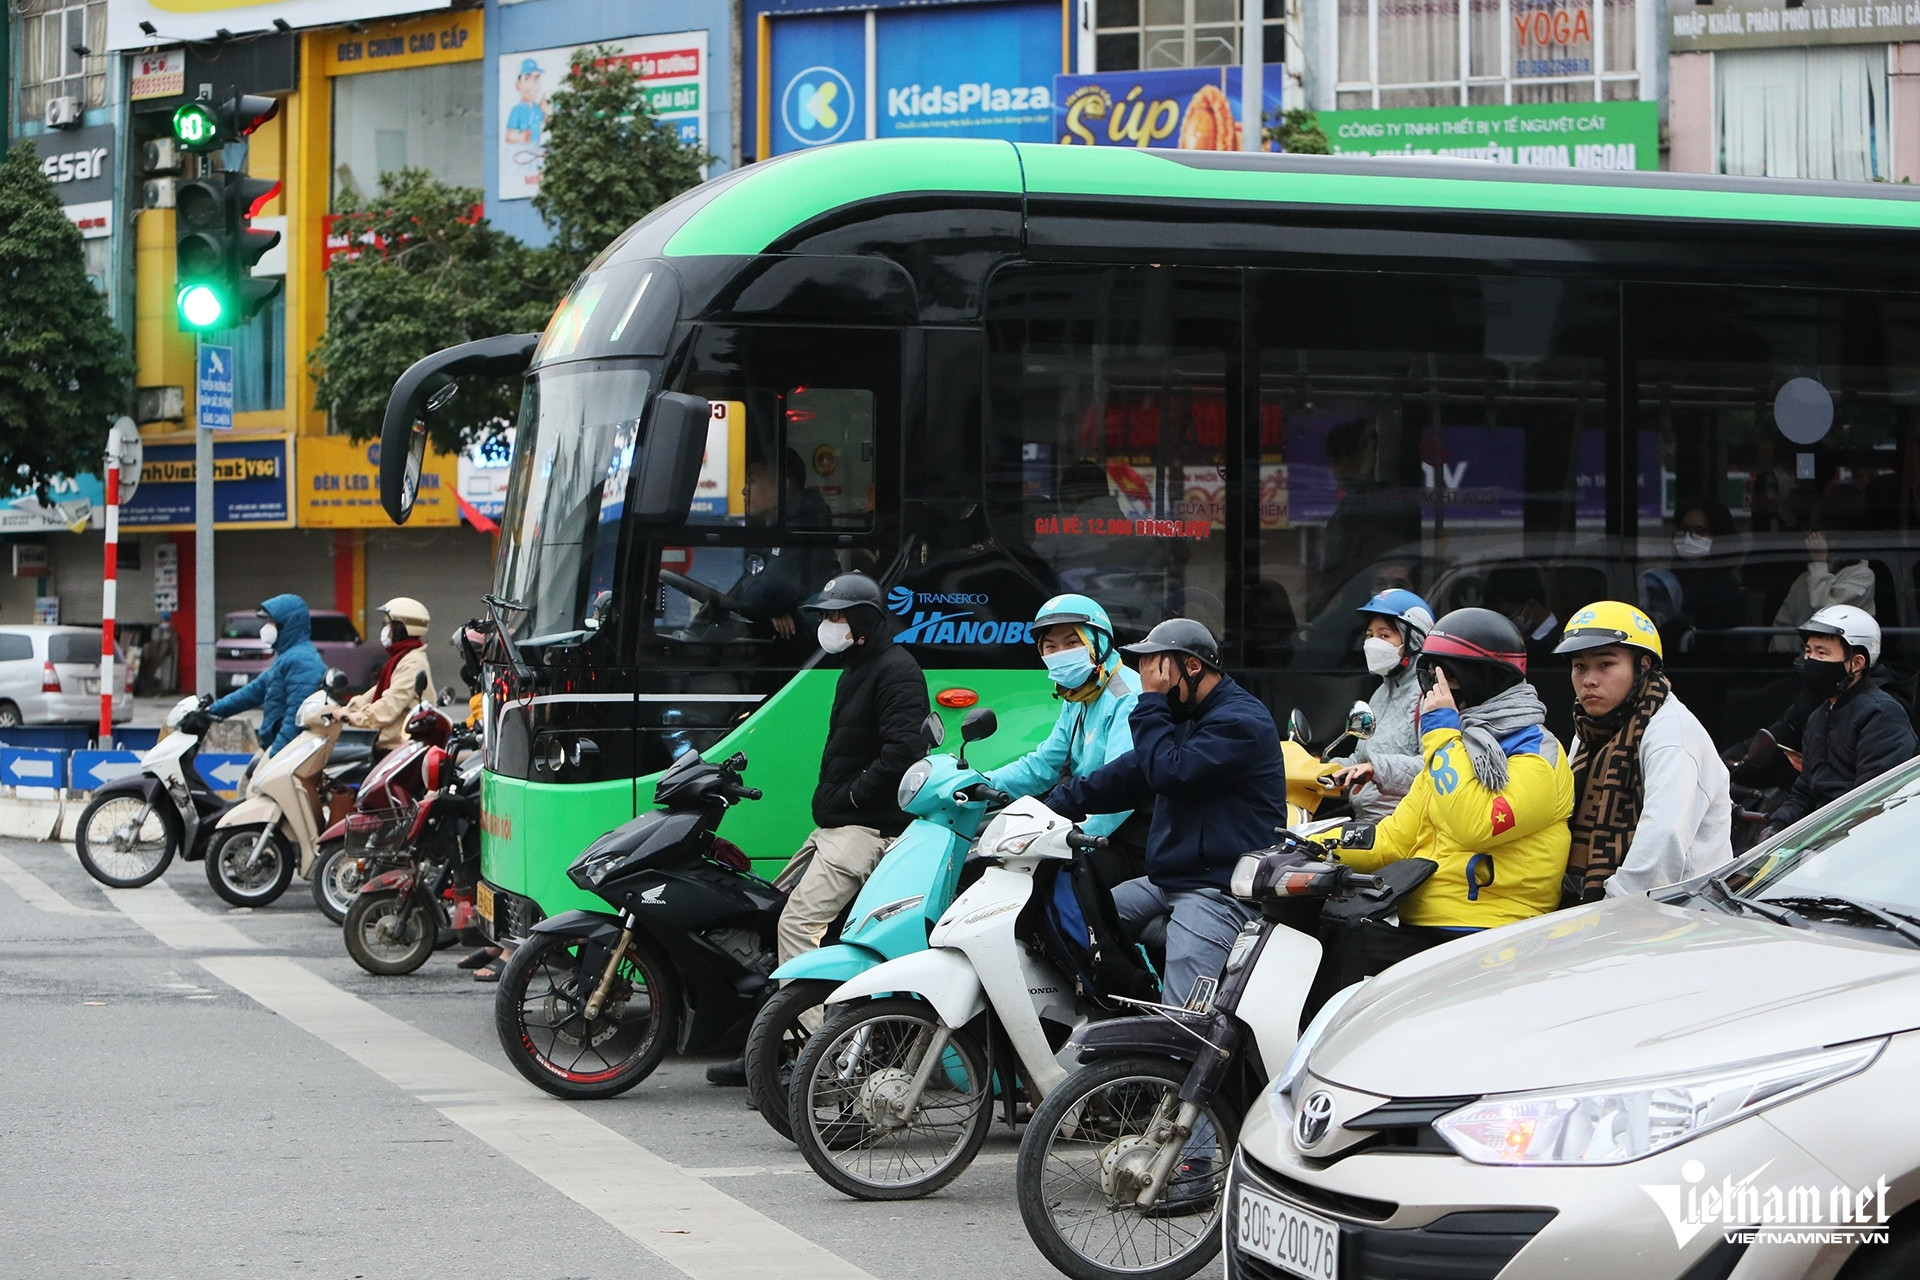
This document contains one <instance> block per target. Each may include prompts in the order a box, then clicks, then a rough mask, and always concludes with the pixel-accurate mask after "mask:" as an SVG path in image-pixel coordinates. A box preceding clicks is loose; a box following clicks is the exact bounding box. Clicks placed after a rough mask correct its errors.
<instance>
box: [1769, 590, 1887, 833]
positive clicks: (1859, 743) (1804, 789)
mask: <svg viewBox="0 0 1920 1280" xmlns="http://www.w3.org/2000/svg"><path fill="white" fill-rule="evenodd" d="M1800 635H1801V638H1802V640H1803V642H1804V645H1805V648H1804V651H1803V654H1802V656H1801V659H1800V661H1799V663H1797V664H1796V665H1797V666H1798V667H1799V668H1800V679H1801V683H1802V684H1804V685H1805V686H1806V688H1807V689H1808V691H1809V692H1811V693H1813V694H1815V695H1817V696H1818V697H1819V698H1820V701H1819V702H1818V703H1817V704H1815V706H1814V708H1813V714H1812V715H1810V716H1808V717H1807V727H1806V731H1805V733H1804V735H1803V736H1802V739H1801V746H1800V777H1799V778H1798V779H1797V780H1796V781H1795V782H1794V784H1793V789H1792V790H1791V791H1789V792H1788V793H1787V798H1786V799H1785V800H1784V801H1782V802H1781V804H1780V807H1779V808H1777V809H1775V810H1774V811H1773V812H1772V813H1771V814H1769V815H1768V817H1767V826H1766V830H1765V831H1764V832H1762V835H1763V836H1764V835H1767V834H1771V833H1772V832H1775V831H1778V830H1780V829H1781V828H1782V827H1786V826H1788V825H1790V824H1792V823H1795V822H1798V821H1799V820H1800V819H1802V818H1804V817H1806V816H1807V815H1808V814H1810V813H1812V812H1813V811H1814V810H1815V809H1818V808H1819V807H1820V806H1821V805H1823V804H1826V803H1827V802H1828V801H1830V800H1836V799H1838V798H1839V797H1841V796H1843V795H1845V794H1846V793H1847V792H1849V791H1851V790H1853V789H1854V788H1855V787H1857V786H1859V785H1860V784H1861V783H1863V782H1867V781H1869V780H1871V779H1873V778H1876V777H1878V776H1880V775H1881V774H1883V773H1885V772H1886V771H1887V770H1889V769H1891V768H1893V767H1894V766H1896V765H1899V764H1902V763H1904V762H1906V761H1907V760H1909V759H1911V758H1912V757H1913V755H1914V751H1915V745H1916V744H1915V739H1914V732H1913V723H1912V721H1910V720H1909V719H1908V718H1907V711H1906V708H1905V707H1903V706H1901V705H1900V703H1899V702H1898V701H1896V700H1895V699H1894V697H1893V695H1891V694H1889V693H1888V692H1887V691H1886V690H1885V689H1883V688H1881V687H1880V685H1879V684H1877V683H1876V682H1875V681H1873V680H1872V679H1870V678H1869V676H1868V672H1869V671H1871V670H1872V668H1873V665H1874V664H1875V663H1876V662H1878V661H1879V660H1880V624H1879V623H1878V622H1876V621H1874V619H1873V615H1872V614H1869V613H1868V612H1867V611H1866V610H1864V609H1859V608H1856V607H1854V606H1853V605H1849V604H1838V605H1830V606H1829V607H1827V608H1825V609H1822V610H1820V612H1818V613H1816V614H1814V615H1813V617H1811V618H1809V619H1807V621H1806V622H1805V623H1804V624H1803V625H1802V626H1801V627H1800Z"/></svg>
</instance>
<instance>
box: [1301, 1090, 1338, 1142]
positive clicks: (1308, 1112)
mask: <svg viewBox="0 0 1920 1280" xmlns="http://www.w3.org/2000/svg"><path fill="white" fill-rule="evenodd" d="M1332 1127H1333V1095H1332V1094H1330V1093H1328V1092H1327V1091H1326V1090H1325V1089H1322V1090H1320V1091H1319V1092H1317V1093H1311V1094H1308V1095H1307V1100H1306V1102H1304V1103H1302V1104H1301V1107H1300V1117H1299V1119H1297V1120H1296V1121H1294V1125H1293V1140H1294V1142H1296V1143H1298V1144H1299V1146H1300V1148H1301V1149H1302V1150H1305V1149H1306V1148H1308V1147H1317V1146H1319V1145H1320V1142H1321V1140H1322V1139H1324V1138H1325V1137H1326V1136H1327V1130H1329V1129H1331V1128H1332Z"/></svg>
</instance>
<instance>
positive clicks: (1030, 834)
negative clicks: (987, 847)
mask: <svg viewBox="0 0 1920 1280" xmlns="http://www.w3.org/2000/svg"><path fill="white" fill-rule="evenodd" d="M1039 838H1040V833H1039V832H1038V831H1027V832H1022V833H1021V834H1019V835H1012V836H1008V837H1007V838H1006V839H1005V840H1002V841H1001V842H1000V843H999V844H997V845H995V846H993V851H994V852H995V853H1004V854H1007V855H1009V856H1017V855H1019V854H1022V853H1025V852H1026V851H1027V846H1028V845H1030V844H1032V843H1033V842H1034V841H1035V840H1038V839H1039Z"/></svg>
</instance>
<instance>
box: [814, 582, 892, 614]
mask: <svg viewBox="0 0 1920 1280" xmlns="http://www.w3.org/2000/svg"><path fill="white" fill-rule="evenodd" d="M800 607H801V608H803V609H805V610H806V611H807V612H808V613H847V612H850V611H851V610H854V609H860V608H867V609H871V610H873V611H874V613H875V614H879V615H884V614H885V613H886V611H887V606H886V597H885V596H883V595H882V594H881V593H880V584H879V583H877V582H875V581H874V580H873V579H872V578H869V577H868V576H867V575H866V574H864V573H840V574H835V575H834V576H833V577H831V578H828V579H827V585H826V586H824V587H822V588H820V594H819V595H817V596H815V597H814V598H813V599H811V600H809V601H807V602H806V603H805V604H804V605H802V606H800Z"/></svg>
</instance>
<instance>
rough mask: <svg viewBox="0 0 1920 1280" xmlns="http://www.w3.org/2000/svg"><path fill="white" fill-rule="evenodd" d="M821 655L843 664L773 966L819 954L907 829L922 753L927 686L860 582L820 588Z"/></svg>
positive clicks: (869, 588) (718, 1076)
mask: <svg viewBox="0 0 1920 1280" xmlns="http://www.w3.org/2000/svg"><path fill="white" fill-rule="evenodd" d="M804 608H805V611H806V612H807V613H808V614H810V615H812V616H814V617H816V618H817V619H818V623H819V625H818V628H817V634H818V637H819V640H820V647H821V648H822V649H825V650H826V651H827V652H828V653H837V654H844V655H845V656H844V657H843V658H842V659H841V671H840V682H839V683H838V684H837V685H836V686H834V692H833V711H832V712H831V714H830V715H829V716H828V720H827V743H826V748H825V750H823V751H822V752H821V755H820V784H819V785H818V786H816V787H815V788H814V791H813V823H814V830H813V834H812V835H810V836H808V837H807V839H806V843H805V844H802V845H801V846H800V850H799V852H798V853H796V854H795V855H794V861H795V863H796V864H802V863H803V864H804V866H805V870H804V871H803V872H802V873H801V875H800V882H799V883H798V884H796V885H794V887H793V891H792V892H791V893H790V894H789V895H788V896H787V905H786V907H785V908H784V909H783V910H782V911H781V912H780V925H779V930H778V934H779V936H778V939H777V941H778V944H779V954H780V963H781V964H785V963H786V962H787V961H789V960H791V959H793V958H794V957H795V956H798V955H804V954H805V953H806V952H809V951H812V950H813V949H814V948H816V947H818V946H819V945H820V939H821V938H822V937H824V936H825V934H826V931H827V926H828V925H830V924H832V923H833V920H834V917H836V916H838V915H839V914H840V910H841V908H843V907H845V906H846V905H847V904H848V903H849V902H851V901H853V899H854V897H855V895H857V894H858V893H859V892H860V886H861V885H863V884H865V883H866V879H867V877H868V876H869V875H871V874H872V872H873V869H874V867H875V866H876V865H877V864H878V863H879V861H880V855H881V854H882V853H884V852H885V851H886V847H887V844H888V842H889V841H891V840H892V839H893V838H894V837H895V836H897V835H899V834H900V833H901V832H902V831H904V830H906V827H907V823H908V822H910V821H912V819H911V818H909V817H908V816H907V815H906V814H905V813H903V812H901V810H900V805H899V803H898V801H897V799H896V797H897V795H898V794H899V790H900V777H901V775H902V774H904V773H906V771H907V769H908V767H909V766H910V765H912V764H913V763H914V762H915V761H916V760H918V759H920V757H921V756H922V755H923V754H925V752H926V743H925V740H924V739H923V738H922V736H921V727H922V725H924V724H925V722H926V718H927V713H928V705H927V678H926V676H925V674H924V673H922V671H921V670H920V664H919V663H918V662H915V661H914V659H913V655H912V654H910V653H908V652H907V651H906V650H905V649H902V648H901V647H900V646H898V645H896V644H894V642H893V638H892V636H891V634H890V633H889V631H890V629H889V627H888V625H887V610H886V600H885V597H884V596H883V595H882V594H881V591H880V586H879V584H878V583H876V582H875V581H874V580H873V579H872V578H869V577H868V576H867V575H866V574H864V573H843V574H840V575H839V576H837V577H834V578H831V579H829V580H828V582H827V585H826V586H825V587H823V588H821V590H820V594H819V595H818V596H817V597H815V598H814V599H813V600H811V601H809V602H808V603H807V604H806V605H805V606H804ZM707 1079H708V1081H709V1082H711V1083H713V1084H745V1083H746V1064H745V1062H744V1060H737V1061H735V1062H731V1063H727V1064H726V1065H725V1066H718V1067H711V1068H709V1069H708V1071H707Z"/></svg>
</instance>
